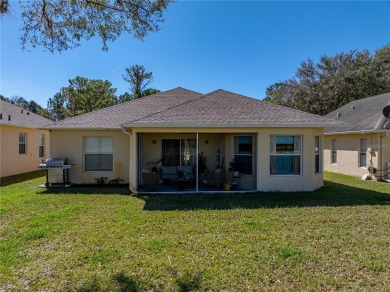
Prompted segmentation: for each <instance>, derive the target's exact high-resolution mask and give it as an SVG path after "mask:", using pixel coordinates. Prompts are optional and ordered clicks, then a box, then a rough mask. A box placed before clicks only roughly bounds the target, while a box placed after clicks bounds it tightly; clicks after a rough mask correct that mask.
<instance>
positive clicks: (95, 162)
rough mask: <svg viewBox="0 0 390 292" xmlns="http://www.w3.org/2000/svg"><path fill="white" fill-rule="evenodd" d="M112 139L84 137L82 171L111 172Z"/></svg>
mask: <svg viewBox="0 0 390 292" xmlns="http://www.w3.org/2000/svg"><path fill="white" fill-rule="evenodd" d="M113 152H114V151H113V139H112V137H84V170H85V171H112V170H113V160H114V154H113Z"/></svg>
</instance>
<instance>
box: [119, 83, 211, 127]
mask: <svg viewBox="0 0 390 292" xmlns="http://www.w3.org/2000/svg"><path fill="white" fill-rule="evenodd" d="M194 92H195V91H194ZM210 93H211V92H210ZM210 93H207V94H201V95H200V96H197V97H195V98H193V99H190V100H187V101H184V102H182V103H179V104H176V105H174V106H171V107H168V108H166V109H163V110H161V111H158V112H154V113H151V114H148V115H146V116H143V117H140V118H138V119H135V120H131V121H128V122H126V124H128V123H134V122H136V121H139V120H141V119H144V118H147V117H151V116H153V115H157V114H159V113H162V112H164V111H168V110H170V109H173V108H175V107H178V106H181V105H183V104H187V103H190V102H192V101H194V100H196V99H198V98H199V99H200V98H202V97H204V96H206V95H209V94H210ZM122 125H123V124H122Z"/></svg>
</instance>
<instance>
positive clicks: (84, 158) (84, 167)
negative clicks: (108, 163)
mask: <svg viewBox="0 0 390 292" xmlns="http://www.w3.org/2000/svg"><path fill="white" fill-rule="evenodd" d="M89 138H98V139H99V143H100V139H102V138H104V139H107V138H110V139H111V141H112V151H111V152H101V151H100V150H97V151H96V152H95V151H93V152H87V151H86V149H85V148H86V147H85V141H86V139H89ZM88 154H98V155H99V154H109V155H112V167H111V169H110V170H99V169H98V170H87V165H86V155H88ZM83 160H84V161H83V170H84V171H85V172H113V171H114V138H113V137H111V136H84V137H83Z"/></svg>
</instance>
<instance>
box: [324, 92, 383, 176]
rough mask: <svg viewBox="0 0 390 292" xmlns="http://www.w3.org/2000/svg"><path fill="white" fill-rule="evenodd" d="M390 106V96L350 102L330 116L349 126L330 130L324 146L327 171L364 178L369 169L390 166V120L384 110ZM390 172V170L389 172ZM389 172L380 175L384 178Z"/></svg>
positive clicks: (326, 135)
mask: <svg viewBox="0 0 390 292" xmlns="http://www.w3.org/2000/svg"><path fill="white" fill-rule="evenodd" d="M388 105H390V93H386V94H381V95H377V96H372V97H367V98H363V99H360V100H356V101H353V102H350V103H348V104H346V105H344V106H342V107H341V108H339V109H337V110H335V111H333V112H331V113H329V114H328V115H326V117H328V118H332V119H334V120H335V121H341V122H345V123H347V125H345V126H343V127H338V128H334V129H327V130H326V131H325V143H324V149H325V150H324V162H325V165H324V169H325V170H326V171H332V172H338V173H344V174H347V175H352V176H358V177H361V176H363V175H364V174H368V167H370V166H372V167H374V168H376V169H378V170H384V169H386V168H388V164H389V163H390V135H389V131H390V120H389V118H388V117H387V118H386V117H385V116H384V115H383V109H384V108H385V107H386V106H388ZM389 171H390V170H389ZM386 173H387V172H385V171H379V172H377V174H376V176H377V177H378V178H380V177H381V176H383V177H384V176H385V175H386Z"/></svg>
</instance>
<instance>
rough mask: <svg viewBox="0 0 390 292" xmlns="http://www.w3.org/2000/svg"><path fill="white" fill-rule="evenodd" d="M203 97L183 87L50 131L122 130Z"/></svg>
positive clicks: (67, 122) (81, 117)
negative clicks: (129, 125) (141, 119)
mask: <svg viewBox="0 0 390 292" xmlns="http://www.w3.org/2000/svg"><path fill="white" fill-rule="evenodd" d="M199 96H202V94H201V93H198V92H195V91H191V90H187V89H184V88H181V87H178V88H175V89H171V90H168V91H164V92H159V93H156V94H153V95H149V96H145V97H143V98H139V99H135V100H131V101H128V102H125V103H121V104H117V105H114V106H111V107H107V108H104V109H101V110H97V111H93V112H90V113H86V114H83V115H79V116H76V117H72V118H68V119H65V120H62V121H59V122H57V123H53V124H51V125H48V126H47V127H48V128H50V129H120V128H121V125H122V124H124V123H127V122H130V121H132V120H136V119H140V118H142V117H145V116H148V115H151V114H154V113H157V112H160V111H163V110H166V109H168V108H171V107H173V106H175V105H178V104H182V103H184V102H186V101H188V100H191V99H194V98H197V97H199Z"/></svg>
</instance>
